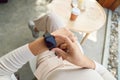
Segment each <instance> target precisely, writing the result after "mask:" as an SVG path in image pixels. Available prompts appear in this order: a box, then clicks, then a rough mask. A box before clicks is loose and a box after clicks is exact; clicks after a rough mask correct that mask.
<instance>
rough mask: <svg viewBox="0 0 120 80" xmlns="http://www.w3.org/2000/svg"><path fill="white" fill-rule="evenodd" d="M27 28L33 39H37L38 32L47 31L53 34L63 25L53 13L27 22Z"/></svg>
mask: <svg viewBox="0 0 120 80" xmlns="http://www.w3.org/2000/svg"><path fill="white" fill-rule="evenodd" d="M28 26H29V28H30V30H31V31H32V35H33V37H35V38H37V37H38V36H39V35H38V34H39V33H38V32H39V31H46V29H47V30H48V31H49V32H53V31H55V30H57V29H59V28H61V27H63V26H64V25H63V23H62V21H61V19H60V18H59V17H58V16H57V15H56V14H55V13H48V14H46V15H44V16H42V17H40V18H39V19H37V20H34V21H29V23H28Z"/></svg>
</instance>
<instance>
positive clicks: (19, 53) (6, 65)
mask: <svg viewBox="0 0 120 80" xmlns="http://www.w3.org/2000/svg"><path fill="white" fill-rule="evenodd" d="M33 57H34V55H33V54H32V52H31V51H30V49H29V47H28V44H26V45H24V46H22V47H20V48H17V49H15V50H13V51H11V52H9V53H8V54H6V55H5V56H3V57H1V58H0V76H2V75H11V74H13V73H14V72H16V71H17V70H18V69H20V68H21V67H22V66H23V65H24V64H25V63H27V62H28V61H29V60H30V59H32V58H33Z"/></svg>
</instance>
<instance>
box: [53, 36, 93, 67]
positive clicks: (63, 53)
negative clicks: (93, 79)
mask: <svg viewBox="0 0 120 80" xmlns="http://www.w3.org/2000/svg"><path fill="white" fill-rule="evenodd" d="M59 37H60V38H61V40H63V42H64V43H63V44H61V45H60V46H59V48H54V49H53V51H55V52H56V54H57V55H58V57H62V58H63V60H67V61H69V62H71V63H72V64H75V65H77V66H80V67H85V68H91V69H94V68H95V64H94V62H93V61H92V60H91V59H89V58H88V57H86V56H85V55H84V54H83V53H82V51H81V49H80V48H79V46H78V43H77V40H76V41H74V42H72V41H71V40H70V39H69V38H68V37H67V36H59ZM74 39H75V38H74Z"/></svg>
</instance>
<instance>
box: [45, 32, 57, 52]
mask: <svg viewBox="0 0 120 80" xmlns="http://www.w3.org/2000/svg"><path fill="white" fill-rule="evenodd" d="M43 37H44V41H45V44H46V46H47V47H48V49H49V50H51V49H53V48H55V47H56V45H57V43H56V41H55V37H54V36H53V35H51V34H50V33H49V32H46V33H45V34H44V35H43Z"/></svg>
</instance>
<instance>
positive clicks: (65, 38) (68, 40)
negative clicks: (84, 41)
mask: <svg viewBox="0 0 120 80" xmlns="http://www.w3.org/2000/svg"><path fill="white" fill-rule="evenodd" d="M55 38H60V39H61V40H62V41H63V43H66V44H67V45H68V46H72V43H73V42H72V40H71V39H70V38H68V37H67V36H64V35H55Z"/></svg>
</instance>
